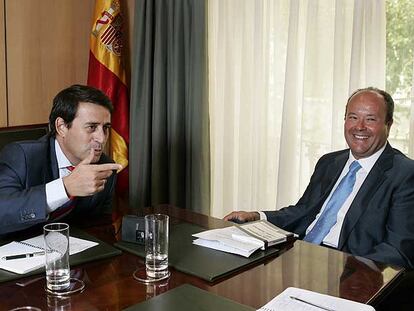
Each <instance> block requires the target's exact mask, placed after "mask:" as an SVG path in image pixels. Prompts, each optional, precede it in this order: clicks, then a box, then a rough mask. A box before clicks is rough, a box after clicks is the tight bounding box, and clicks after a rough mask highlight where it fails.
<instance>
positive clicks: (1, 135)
mask: <svg viewBox="0 0 414 311" xmlns="http://www.w3.org/2000/svg"><path fill="white" fill-rule="evenodd" d="M47 133H48V126H47V124H39V125H34V126H14V127H5V128H0V150H1V149H3V147H4V146H5V145H7V144H9V143H11V142H14V141H19V140H34V139H38V138H40V137H42V136H44V135H46V134H47Z"/></svg>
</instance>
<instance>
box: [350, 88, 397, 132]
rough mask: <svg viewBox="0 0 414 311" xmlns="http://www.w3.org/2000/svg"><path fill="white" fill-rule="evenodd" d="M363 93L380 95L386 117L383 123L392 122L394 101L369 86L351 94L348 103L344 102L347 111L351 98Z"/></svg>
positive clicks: (382, 92) (385, 93)
mask: <svg viewBox="0 0 414 311" xmlns="http://www.w3.org/2000/svg"><path fill="white" fill-rule="evenodd" d="M364 91H369V92H374V93H377V94H378V95H381V96H382V97H383V98H384V103H385V106H386V108H387V115H386V117H385V123H386V124H388V123H389V122H392V120H393V116H394V100H393V99H392V97H391V95H390V94H388V93H387V92H385V91H384V90H381V89H378V88H376V87H372V86H369V87H366V88H362V89H358V90H356V91H355V92H353V93H352V94H351V96H349V98H348V101H347V102H346V109H348V104H349V102H350V101H351V99H352V97H354V95H356V94H358V93H359V92H364ZM345 111H346V110H345ZM345 115H346V112H345Z"/></svg>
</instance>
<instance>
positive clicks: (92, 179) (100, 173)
mask: <svg viewBox="0 0 414 311" xmlns="http://www.w3.org/2000/svg"><path fill="white" fill-rule="evenodd" d="M94 154H95V152H94V149H93V148H92V149H91V151H90V153H89V155H88V157H86V158H85V159H84V160H83V161H82V162H80V163H79V164H78V165H77V166H76V167H75V169H74V170H73V171H72V173H71V174H70V175H68V176H66V177H63V184H64V185H65V189H66V192H67V194H68V196H75V197H84V196H88V195H93V194H95V193H97V192H100V191H102V190H103V189H104V188H105V184H106V179H107V178H108V177H109V176H111V175H112V173H113V170H117V171H118V170H120V169H121V168H122V166H121V165H120V164H116V163H105V164H91V161H92V160H93V158H94Z"/></svg>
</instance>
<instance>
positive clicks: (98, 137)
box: [94, 128, 106, 144]
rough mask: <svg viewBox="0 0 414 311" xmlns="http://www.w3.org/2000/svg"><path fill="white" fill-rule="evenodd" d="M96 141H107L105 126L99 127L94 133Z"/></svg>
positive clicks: (101, 142) (102, 142)
mask: <svg viewBox="0 0 414 311" xmlns="http://www.w3.org/2000/svg"><path fill="white" fill-rule="evenodd" d="M94 134H95V135H94V139H95V141H97V142H99V143H100V144H104V143H105V141H106V135H105V132H104V130H103V128H98V129H97V130H96V131H95V133H94Z"/></svg>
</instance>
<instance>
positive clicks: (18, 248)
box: [0, 235, 98, 274]
mask: <svg viewBox="0 0 414 311" xmlns="http://www.w3.org/2000/svg"><path fill="white" fill-rule="evenodd" d="M95 245H98V243H96V242H92V241H88V240H83V239H79V238H75V237H69V254H70V255H73V254H77V253H80V252H82V251H84V250H86V249H88V248H91V247H93V246H95ZM42 250H44V240H43V235H39V236H37V237H34V238H31V239H28V240H24V241H21V242H11V243H9V244H6V245H3V246H0V269H3V270H7V271H11V272H14V273H18V274H24V273H28V272H30V271H33V270H36V269H38V268H40V267H43V266H44V265H45V255H44V252H43V254H40V255H36V256H33V257H28V258H20V259H8V260H6V258H7V256H14V255H23V254H35V253H36V254H38V253H42Z"/></svg>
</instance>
